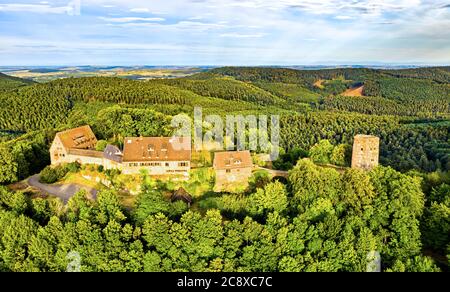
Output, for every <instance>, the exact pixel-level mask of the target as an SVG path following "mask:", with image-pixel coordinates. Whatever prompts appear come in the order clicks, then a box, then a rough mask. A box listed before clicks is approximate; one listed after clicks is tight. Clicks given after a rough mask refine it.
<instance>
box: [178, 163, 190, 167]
mask: <svg viewBox="0 0 450 292" xmlns="http://www.w3.org/2000/svg"><path fill="white" fill-rule="evenodd" d="M187 166H188V163H187V162H178V167H187Z"/></svg>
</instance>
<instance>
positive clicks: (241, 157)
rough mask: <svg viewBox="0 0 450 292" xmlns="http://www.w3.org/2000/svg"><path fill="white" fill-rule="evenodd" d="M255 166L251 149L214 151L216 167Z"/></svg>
mask: <svg viewBox="0 0 450 292" xmlns="http://www.w3.org/2000/svg"><path fill="white" fill-rule="evenodd" d="M247 167H253V161H252V157H251V155H250V151H226V152H216V153H214V169H234V168H247Z"/></svg>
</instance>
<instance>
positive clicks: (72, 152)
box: [50, 126, 103, 165]
mask: <svg viewBox="0 0 450 292" xmlns="http://www.w3.org/2000/svg"><path fill="white" fill-rule="evenodd" d="M96 144H97V138H96V137H95V135H94V132H92V130H91V127H89V126H82V127H78V128H75V129H70V130H66V131H63V132H59V133H56V135H55V139H54V140H53V143H52V145H51V147H50V161H51V163H52V165H55V164H61V163H71V162H75V161H78V162H79V163H91V164H103V159H102V156H103V153H102V152H100V151H95V145H96Z"/></svg>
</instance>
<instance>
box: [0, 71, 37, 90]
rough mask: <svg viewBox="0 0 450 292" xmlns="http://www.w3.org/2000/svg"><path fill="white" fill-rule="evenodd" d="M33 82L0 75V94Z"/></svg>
mask: <svg viewBox="0 0 450 292" xmlns="http://www.w3.org/2000/svg"><path fill="white" fill-rule="evenodd" d="M33 83H34V82H33V81H30V80H26V79H22V78H18V77H13V76H9V75H6V74H3V73H0V92H2V91H7V90H11V89H16V88H18V87H21V86H26V85H30V84H33Z"/></svg>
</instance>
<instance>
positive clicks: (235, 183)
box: [214, 167, 252, 191]
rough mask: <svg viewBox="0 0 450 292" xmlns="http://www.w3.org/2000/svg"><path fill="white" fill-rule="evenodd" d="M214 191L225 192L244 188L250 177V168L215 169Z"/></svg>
mask: <svg viewBox="0 0 450 292" xmlns="http://www.w3.org/2000/svg"><path fill="white" fill-rule="evenodd" d="M215 172H216V184H215V187H214V189H215V190H216V191H226V190H230V189H234V188H236V187H239V188H241V187H242V188H246V187H247V186H248V180H249V178H250V177H251V176H252V168H251V167H247V168H235V169H228V170H227V169H216V170H215Z"/></svg>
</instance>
